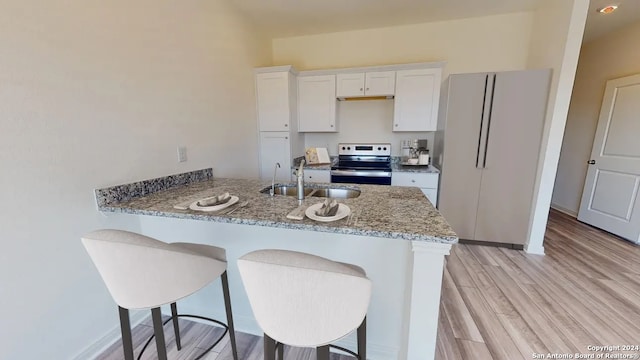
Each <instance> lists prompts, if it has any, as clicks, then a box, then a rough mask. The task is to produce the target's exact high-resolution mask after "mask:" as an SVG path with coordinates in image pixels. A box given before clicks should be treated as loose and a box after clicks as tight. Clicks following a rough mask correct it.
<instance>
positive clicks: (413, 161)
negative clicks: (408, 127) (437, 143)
mask: <svg viewBox="0 0 640 360" xmlns="http://www.w3.org/2000/svg"><path fill="white" fill-rule="evenodd" d="M401 148H402V158H401V162H400V164H401V165H422V166H424V165H429V162H430V158H429V149H427V139H409V140H402V142H401Z"/></svg>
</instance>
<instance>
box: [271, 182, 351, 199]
mask: <svg viewBox="0 0 640 360" xmlns="http://www.w3.org/2000/svg"><path fill="white" fill-rule="evenodd" d="M270 191H271V186H268V187H266V188H264V189H262V190H260V192H261V193H263V194H269V192H270ZM274 194H275V195H285V196H298V189H297V188H296V187H295V186H291V185H277V186H276V187H275V188H274ZM310 196H311V197H326V198H336V199H352V198H356V197H358V196H360V190H355V189H339V188H311V187H305V188H304V197H310Z"/></svg>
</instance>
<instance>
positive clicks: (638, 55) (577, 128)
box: [552, 22, 640, 214]
mask: <svg viewBox="0 0 640 360" xmlns="http://www.w3.org/2000/svg"><path fill="white" fill-rule="evenodd" d="M639 38H640V22H637V23H634V24H632V25H629V26H626V27H624V28H622V29H619V30H616V31H615V32H613V33H610V34H607V35H605V36H603V37H600V38H597V39H595V40H593V41H591V42H589V43H586V44H584V45H583V47H582V51H581V52H580V60H579V62H578V72H577V73H576V81H575V85H574V87H573V95H572V97H571V106H570V107H569V115H568V118H567V127H566V129H565V132H564V140H563V142H562V152H561V153H560V163H559V165H558V174H557V176H556V185H555V188H554V190H553V199H552V204H553V206H554V207H557V208H559V209H561V210H563V211H567V212H569V213H573V214H577V212H578V210H579V207H580V198H581V196H582V190H583V187H584V180H585V175H586V173H587V167H588V166H587V161H588V160H589V158H590V156H591V148H592V146H593V138H594V136H595V132H596V126H597V124H598V118H599V116H600V107H601V105H602V97H603V96H604V89H605V84H606V82H607V80H611V79H615V78H619V77H624V76H628V75H633V74H639V73H640V62H638V59H640V46H638V45H637V44H638V39H639Z"/></svg>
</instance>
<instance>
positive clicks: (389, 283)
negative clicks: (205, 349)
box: [96, 169, 457, 360]
mask: <svg viewBox="0 0 640 360" xmlns="http://www.w3.org/2000/svg"><path fill="white" fill-rule="evenodd" d="M270 185H271V184H270V182H264V181H261V180H247V179H220V178H213V176H212V170H211V169H205V170H200V171H194V172H190V173H185V174H179V175H173V176H169V177H164V178H159V179H153V180H147V181H142V182H138V183H134V184H127V185H122V186H115V187H111V188H107V189H99V190H96V198H97V201H98V208H99V210H100V211H102V212H105V213H127V214H133V215H138V216H140V217H139V219H140V232H141V233H143V234H145V235H148V236H153V237H156V238H158V239H160V240H162V241H167V242H174V241H187V242H201V243H207V244H211V245H216V246H220V247H224V248H225V249H227V258H228V261H229V268H228V272H229V280H230V286H231V297H232V306H233V312H234V318H235V322H236V329H237V330H238V331H244V332H248V333H253V334H258V335H260V334H261V332H260V329H259V327H258V326H257V324H256V322H255V320H254V319H253V315H252V313H251V310H250V306H249V303H248V299H247V298H246V294H245V292H244V289H243V287H242V284H241V282H240V276H239V273H238V270H237V267H236V261H237V259H238V257H240V256H242V255H243V254H245V253H247V252H249V251H252V250H255V249H263V248H280V249H289V250H295V251H303V252H308V253H312V254H316V255H319V256H323V257H327V258H330V259H333V260H337V261H343V262H348V263H352V264H355V265H358V266H360V267H362V268H363V269H365V271H366V272H367V275H368V277H369V278H370V279H371V280H372V282H373V286H374V289H373V294H372V299H371V305H370V308H369V312H368V317H367V319H368V343H367V344H368V349H369V355H370V356H369V357H370V359H385V360H386V359H412V360H413V359H416V360H418V359H419V360H424V359H433V356H434V353H435V344H436V332H437V322H438V309H439V305H440V287H441V282H442V275H443V264H444V256H445V255H447V254H448V253H449V250H450V248H451V245H452V244H454V243H456V242H457V236H456V234H455V233H454V232H453V230H452V229H451V227H450V226H449V224H448V223H447V222H446V220H445V219H444V218H443V217H442V216H441V215H440V213H439V212H438V211H437V210H436V209H435V208H434V207H433V206H432V205H431V203H430V202H429V201H428V200H427V199H426V198H425V197H424V195H423V193H422V192H421V191H420V190H419V189H418V188H409V187H392V186H378V185H346V184H318V183H315V184H308V185H309V187H315V188H322V187H327V186H330V187H332V188H335V187H341V188H345V187H346V188H350V189H356V188H357V189H358V190H359V191H360V195H359V196H358V197H354V198H348V199H339V202H341V203H343V204H346V205H347V206H349V208H350V209H351V211H352V212H353V216H352V217H347V218H344V219H341V220H337V221H334V222H316V221H313V220H311V219H308V218H305V219H304V220H291V219H288V218H287V217H286V215H287V214H288V213H289V212H290V211H291V210H293V209H295V208H297V207H298V200H297V199H296V197H295V196H283V195H276V196H273V197H272V196H269V194H268V193H266V194H265V193H262V192H261V190H264V189H265V188H267V187H269V186H270ZM224 192H228V193H230V194H231V195H236V196H238V197H239V198H240V202H245V201H246V202H247V205H246V206H244V207H238V208H237V209H236V210H234V211H233V213H230V214H226V215H225V214H224V213H225V211H220V214H217V212H201V211H193V210H188V209H187V210H180V209H176V208H174V206H175V205H177V204H181V203H182V204H185V203H188V202H191V201H196V200H199V199H202V198H205V197H208V196H212V195H215V194H221V193H224ZM324 200H325V198H323V197H314V196H311V197H307V198H306V199H305V200H304V202H303V204H304V205H313V204H316V203H319V202H322V201H324ZM283 286H286V284H283ZM274 290H275V291H277V289H274ZM216 291H218V287H215V288H213V287H211V289H207V290H206V291H204V292H202V293H203V295H200V294H198V295H194V296H193V297H192V298H193V299H191V298H188V299H185V300H184V302H181V304H180V307H181V308H182V309H183V310H185V311H188V312H191V313H198V314H202V315H205V316H206V315H208V316H214V317H215V316H217V317H221V316H220V315H221V314H222V313H223V312H222V309H223V308H224V307H223V305H222V303H221V302H220V304H218V303H216V302H215V301H216V300H215V299H221V297H217V296H216V294H215V292H216ZM327 296H331V294H327ZM339 344H340V345H343V346H347V347H351V348H353V347H354V345H355V337H347V338H346V339H344V340H343V341H341V342H340V343H339Z"/></svg>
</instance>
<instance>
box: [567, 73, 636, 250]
mask: <svg viewBox="0 0 640 360" xmlns="http://www.w3.org/2000/svg"><path fill="white" fill-rule="evenodd" d="M639 187H640V74H639V75H634V76H628V77H624V78H620V79H615V80H609V81H608V82H607V87H606V89H605V93H604V98H603V100H602V107H601V109H600V119H599V120H598V128H597V130H596V135H595V138H594V141H593V149H592V150H591V160H590V161H589V168H588V170H587V177H586V179H585V184H584V190H583V192H582V201H581V203H580V211H579V213H578V220H580V221H583V222H586V223H588V224H590V225H593V226H596V227H599V228H601V229H604V230H606V231H609V232H611V233H613V234H616V235H619V236H621V237H623V238H625V239H627V240H630V241H632V242H635V243H640V201H639V195H638V192H639V191H638V189H639Z"/></svg>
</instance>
